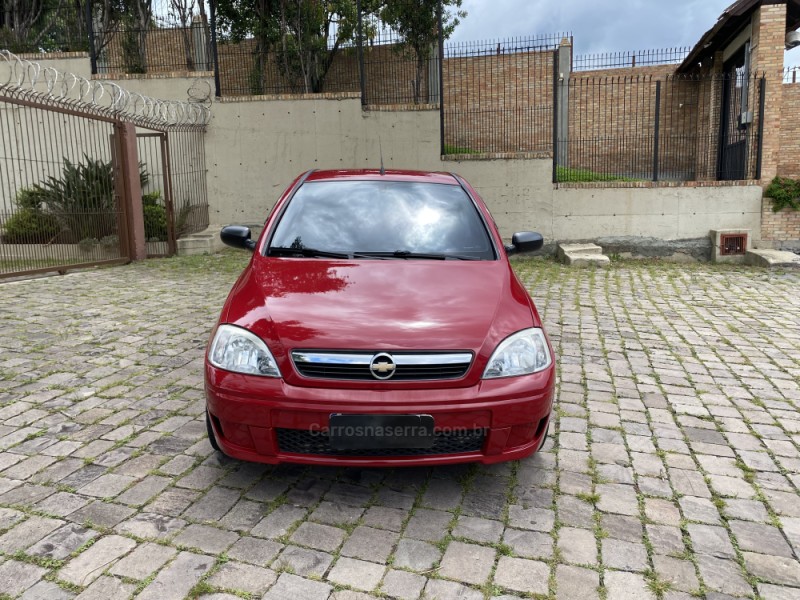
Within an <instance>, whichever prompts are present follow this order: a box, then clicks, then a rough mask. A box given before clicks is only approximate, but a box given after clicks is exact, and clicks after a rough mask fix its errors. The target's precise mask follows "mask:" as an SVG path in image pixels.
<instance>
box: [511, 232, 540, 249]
mask: <svg viewBox="0 0 800 600" xmlns="http://www.w3.org/2000/svg"><path fill="white" fill-rule="evenodd" d="M543 246H544V238H543V237H542V234H540V233H535V232H533V231H520V232H518V233H515V234H514V236H513V237H512V238H511V245H510V246H506V253H508V254H516V253H518V252H536V251H537V250H541V249H542V247H543Z"/></svg>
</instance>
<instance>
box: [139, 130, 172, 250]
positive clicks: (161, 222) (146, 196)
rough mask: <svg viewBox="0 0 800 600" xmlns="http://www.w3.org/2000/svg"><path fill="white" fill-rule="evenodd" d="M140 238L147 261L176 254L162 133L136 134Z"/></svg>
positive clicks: (165, 135)
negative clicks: (139, 183) (139, 192)
mask: <svg viewBox="0 0 800 600" xmlns="http://www.w3.org/2000/svg"><path fill="white" fill-rule="evenodd" d="M136 141H137V144H136V145H137V148H138V151H139V173H140V181H141V186H142V213H143V218H144V237H145V242H146V248H147V256H148V258H152V257H157V256H172V255H174V254H175V252H176V249H177V248H176V246H177V242H176V239H175V208H174V205H173V202H172V178H171V176H170V164H169V141H168V137H167V134H166V133H164V132H151V133H137V134H136Z"/></svg>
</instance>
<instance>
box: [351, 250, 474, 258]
mask: <svg viewBox="0 0 800 600" xmlns="http://www.w3.org/2000/svg"><path fill="white" fill-rule="evenodd" d="M361 254H362V255H364V256H373V257H376V258H377V257H380V258H412V259H414V258H415V259H421V260H480V259H478V258H476V257H474V256H463V255H461V254H438V253H432V252H412V251H411V250H395V251H394V252H362V253H361Z"/></svg>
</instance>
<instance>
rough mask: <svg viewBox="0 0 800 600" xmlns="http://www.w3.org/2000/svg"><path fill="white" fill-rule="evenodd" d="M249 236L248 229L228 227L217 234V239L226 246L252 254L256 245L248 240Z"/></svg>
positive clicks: (241, 226) (238, 226) (237, 226)
mask: <svg viewBox="0 0 800 600" xmlns="http://www.w3.org/2000/svg"><path fill="white" fill-rule="evenodd" d="M250 235H251V234H250V228H249V227H245V226H243V225H228V226H227V227H223V228H222V231H220V232H219V237H220V239H221V240H222V243H223V244H225V245H226V246H230V247H231V248H239V249H242V250H250V251H251V252H252V251H253V250H255V248H256V243H255V242H254V241H253V240H251V239H250Z"/></svg>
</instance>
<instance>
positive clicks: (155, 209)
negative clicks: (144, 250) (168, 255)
mask: <svg viewBox="0 0 800 600" xmlns="http://www.w3.org/2000/svg"><path fill="white" fill-rule="evenodd" d="M160 199H161V192H159V191H158V190H156V191H155V192H150V193H149V194H144V195H143V196H142V211H143V212H144V237H145V239H146V240H148V241H159V242H161V241H164V240H166V239H167V211H166V209H165V208H164V207H163V206H162V205H161V204H160V203H159V200H160Z"/></svg>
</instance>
